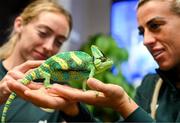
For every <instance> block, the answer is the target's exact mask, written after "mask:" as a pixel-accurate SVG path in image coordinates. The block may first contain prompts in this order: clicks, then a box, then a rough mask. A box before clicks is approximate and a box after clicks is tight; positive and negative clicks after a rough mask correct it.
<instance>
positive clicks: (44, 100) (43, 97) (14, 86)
mask: <svg viewBox="0 0 180 123" xmlns="http://www.w3.org/2000/svg"><path fill="white" fill-rule="evenodd" d="M8 86H9V87H10V89H11V90H12V91H14V92H15V93H16V94H17V95H19V96H20V97H22V98H23V99H25V100H27V101H30V102H32V103H33V104H35V105H36V106H39V107H43V108H50V109H56V110H61V111H63V112H64V113H66V114H67V115H70V116H75V115H77V114H78V113H79V110H78V106H77V103H76V102H74V101H69V100H67V99H64V98H62V97H60V96H59V95H56V94H53V93H49V90H50V89H46V88H45V87H44V85H43V83H35V82H31V83H30V84H28V85H27V86H25V85H23V84H21V83H17V82H16V83H9V82H8Z"/></svg>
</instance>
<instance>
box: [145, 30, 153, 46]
mask: <svg viewBox="0 0 180 123" xmlns="http://www.w3.org/2000/svg"><path fill="white" fill-rule="evenodd" d="M155 41H156V39H155V37H154V35H153V34H152V33H150V32H146V33H144V41H143V44H144V45H145V46H151V45H153V44H154V43H155Z"/></svg>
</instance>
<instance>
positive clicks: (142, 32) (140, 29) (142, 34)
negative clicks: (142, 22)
mask: <svg viewBox="0 0 180 123" xmlns="http://www.w3.org/2000/svg"><path fill="white" fill-rule="evenodd" d="M138 30H139V35H141V36H144V29H143V28H141V27H139V28H138Z"/></svg>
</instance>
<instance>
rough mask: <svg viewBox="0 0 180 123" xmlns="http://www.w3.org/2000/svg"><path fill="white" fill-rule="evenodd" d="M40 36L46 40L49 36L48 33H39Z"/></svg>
mask: <svg viewBox="0 0 180 123" xmlns="http://www.w3.org/2000/svg"><path fill="white" fill-rule="evenodd" d="M38 34H39V36H40V37H42V38H45V37H47V36H48V34H47V33H46V32H42V31H39V33H38Z"/></svg>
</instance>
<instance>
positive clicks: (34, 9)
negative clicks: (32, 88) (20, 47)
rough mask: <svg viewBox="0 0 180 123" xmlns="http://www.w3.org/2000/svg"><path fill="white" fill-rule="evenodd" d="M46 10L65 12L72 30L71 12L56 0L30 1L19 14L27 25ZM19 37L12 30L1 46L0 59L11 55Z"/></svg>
mask: <svg viewBox="0 0 180 123" xmlns="http://www.w3.org/2000/svg"><path fill="white" fill-rule="evenodd" d="M44 11H47V12H55V13H61V14H63V15H64V16H65V17H66V18H67V21H68V23H69V28H70V31H71V29H72V17H71V15H70V13H69V12H68V11H66V10H65V9H64V8H63V7H62V6H61V5H60V4H59V3H58V2H57V1H55V0H34V2H32V3H30V4H29V5H28V6H27V7H26V8H25V9H24V10H23V11H22V13H21V14H20V15H19V16H20V17H21V18H22V20H23V25H27V24H28V23H30V22H31V21H32V20H33V19H35V18H37V17H38V15H39V14H40V13H41V12H44ZM19 37H20V36H19V34H18V33H16V32H15V31H14V30H12V32H11V35H10V36H9V40H8V41H7V42H6V43H5V44H4V45H3V46H2V47H1V48H0V59H6V58H7V57H8V56H10V54H11V53H12V52H13V50H14V47H15V45H16V42H17V41H18V39H19Z"/></svg>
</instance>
